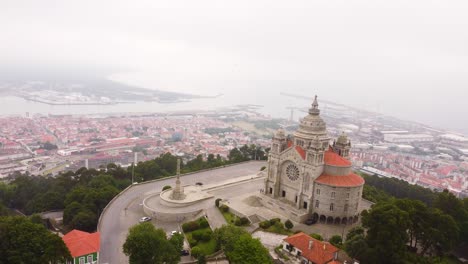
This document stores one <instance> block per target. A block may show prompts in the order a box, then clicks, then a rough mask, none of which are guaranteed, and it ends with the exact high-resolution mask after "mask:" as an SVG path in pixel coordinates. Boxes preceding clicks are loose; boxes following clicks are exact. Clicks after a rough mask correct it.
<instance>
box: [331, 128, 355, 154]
mask: <svg viewBox="0 0 468 264" xmlns="http://www.w3.org/2000/svg"><path fill="white" fill-rule="evenodd" d="M350 149H351V141H349V139H348V137H347V136H346V134H345V133H344V132H343V133H341V135H340V136H339V137H338V139H337V140H336V141H335V142H334V143H333V150H334V151H335V153H337V154H338V155H340V156H341V157H343V158H345V159H349V150H350Z"/></svg>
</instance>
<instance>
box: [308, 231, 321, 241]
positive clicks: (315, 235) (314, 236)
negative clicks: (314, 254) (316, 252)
mask: <svg viewBox="0 0 468 264" xmlns="http://www.w3.org/2000/svg"><path fill="white" fill-rule="evenodd" d="M310 236H311V237H313V238H315V239H317V240H320V241H323V237H322V236H321V235H320V234H317V233H312V234H310Z"/></svg>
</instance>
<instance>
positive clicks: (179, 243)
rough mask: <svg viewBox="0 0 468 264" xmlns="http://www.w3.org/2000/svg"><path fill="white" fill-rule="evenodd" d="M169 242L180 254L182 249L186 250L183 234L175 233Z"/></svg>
mask: <svg viewBox="0 0 468 264" xmlns="http://www.w3.org/2000/svg"><path fill="white" fill-rule="evenodd" d="M169 241H170V242H171V243H172V245H174V247H175V249H176V251H177V252H180V251H181V250H182V249H184V236H183V235H182V234H180V233H175V234H174V235H172V237H171V239H169Z"/></svg>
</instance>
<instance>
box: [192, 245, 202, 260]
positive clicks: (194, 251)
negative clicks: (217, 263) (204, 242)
mask: <svg viewBox="0 0 468 264" xmlns="http://www.w3.org/2000/svg"><path fill="white" fill-rule="evenodd" d="M191 254H192V256H193V257H194V258H198V256H200V255H201V254H202V250H201V248H199V247H193V248H192V253H191Z"/></svg>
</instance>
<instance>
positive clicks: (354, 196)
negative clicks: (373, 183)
mask: <svg viewBox="0 0 468 264" xmlns="http://www.w3.org/2000/svg"><path fill="white" fill-rule="evenodd" d="M330 143H331V139H330V137H328V136H327V131H326V124H325V122H324V121H323V120H322V118H321V117H320V110H319V109H318V103H317V97H315V100H314V102H313V104H312V108H311V109H309V115H307V116H306V117H304V118H303V119H302V120H301V123H300V125H299V129H298V130H297V131H296V132H295V133H294V135H293V136H292V137H287V136H286V135H285V133H284V131H283V130H278V132H276V134H275V135H274V136H273V139H272V144H271V151H270V153H269V157H268V169H267V177H266V179H265V189H264V196H263V197H262V200H263V203H264V205H265V206H266V207H268V208H270V209H272V210H274V211H276V212H278V213H280V214H283V215H285V216H286V217H288V218H291V219H292V220H295V221H298V222H304V221H305V220H307V219H314V220H317V221H322V222H328V223H349V222H350V221H351V222H355V221H356V220H357V218H358V215H359V211H358V208H359V202H360V201H361V196H362V189H363V185H364V180H363V179H362V178H361V177H360V176H358V175H356V174H354V173H353V172H352V169H351V162H350V161H349V160H348V158H349V151H350V148H351V143H350V141H349V140H348V138H347V137H346V135H344V134H342V135H341V136H340V137H339V138H338V139H337V140H336V141H334V142H333V143H332V144H330Z"/></svg>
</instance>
